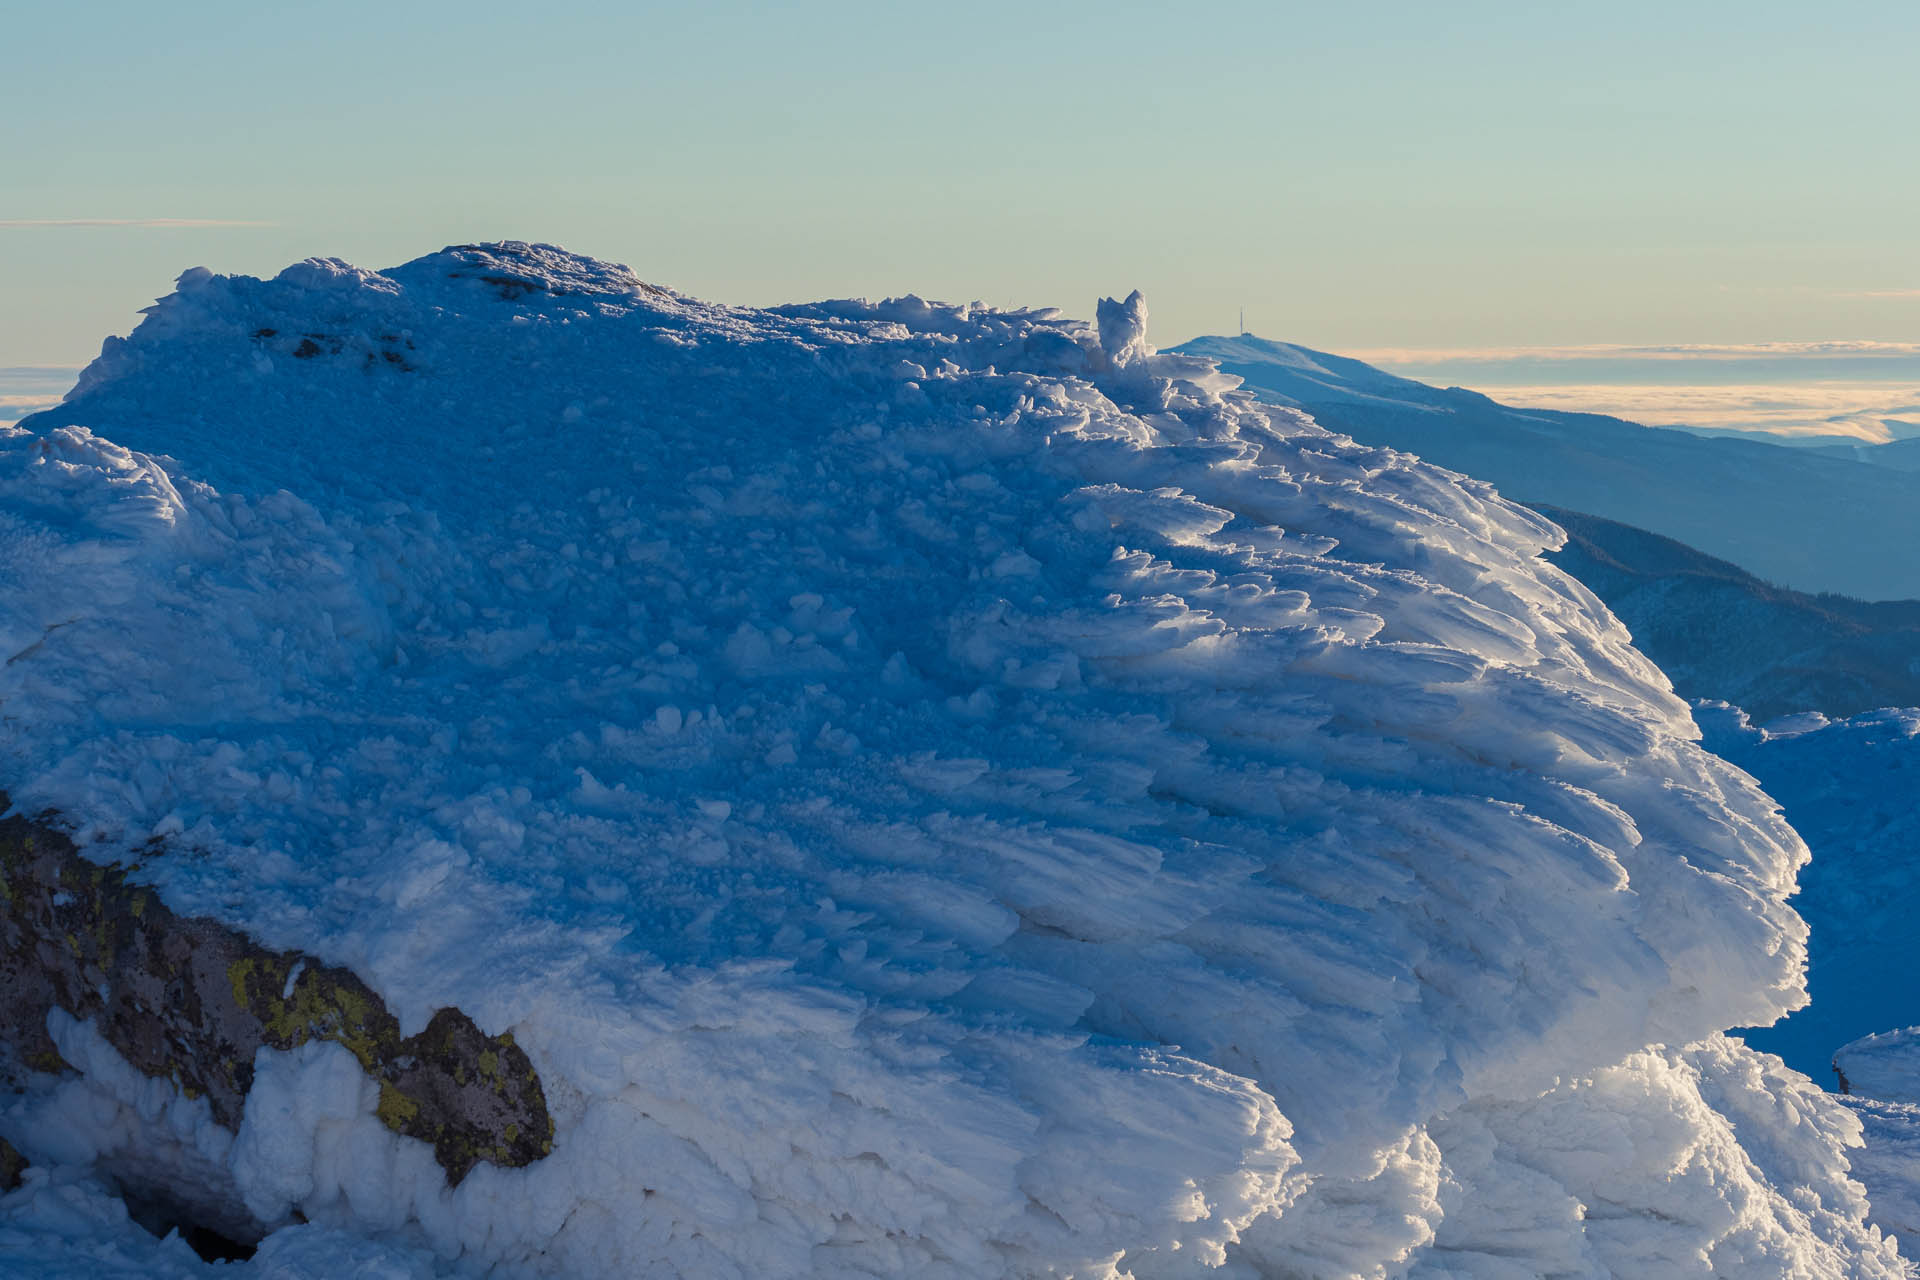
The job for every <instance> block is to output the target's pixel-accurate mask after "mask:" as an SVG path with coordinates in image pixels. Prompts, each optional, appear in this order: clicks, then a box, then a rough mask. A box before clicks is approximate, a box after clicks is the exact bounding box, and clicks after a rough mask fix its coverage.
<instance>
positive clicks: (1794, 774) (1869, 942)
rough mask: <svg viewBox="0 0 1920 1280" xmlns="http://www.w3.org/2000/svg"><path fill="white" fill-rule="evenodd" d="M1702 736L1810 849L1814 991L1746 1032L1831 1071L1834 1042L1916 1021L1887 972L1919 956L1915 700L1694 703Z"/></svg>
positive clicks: (1806, 897)
mask: <svg viewBox="0 0 1920 1280" xmlns="http://www.w3.org/2000/svg"><path fill="white" fill-rule="evenodd" d="M1697 714H1698V715H1699V718H1700V723H1701V726H1702V728H1704V729H1705V730H1706V731H1707V744H1708V745H1709V746H1710V747H1711V748H1712V749H1713V750H1715V751H1716V752H1718V753H1720V754H1721V755H1723V756H1725V757H1726V758H1728V759H1729V760H1732V761H1734V762H1735V763H1737V764H1739V765H1740V766H1741V767H1742V768H1745V769H1747V770H1750V771H1751V772H1752V773H1753V774H1754V775H1755V776H1756V777H1758V778H1759V779H1760V780H1761V782H1762V783H1763V784H1764V785H1765V786H1766V788H1767V791H1768V793H1769V794H1771V795H1773V796H1774V797H1775V798H1777V799H1778V800H1779V801H1780V802H1781V804H1783V805H1784V806H1785V811H1786V817H1787V819H1788V820H1789V821H1790V822H1792V823H1793V824H1794V827H1795V828H1796V829H1797V830H1798V831H1800V832H1801V833H1802V834H1803V835H1804V836H1805V837H1806V839H1807V842H1808V843H1809V845H1811V846H1812V849H1813V854H1814V856H1813V861H1812V863H1811V865H1809V866H1808V867H1807V868H1806V869H1805V870H1803V871H1802V872H1801V873H1800V887H1801V892H1800V896H1799V897H1798V898H1797V899H1795V906H1797V907H1798V908H1799V910H1800V912H1801V914H1802V915H1804V916H1805V917H1806V918H1807V920H1808V921H1809V923H1811V924H1812V926H1813V947H1812V963H1811V966H1810V969H1809V972H1808V986H1809V989H1810V991H1811V993H1812V996H1813V1003H1812V1004H1811V1005H1809V1006H1808V1007H1807V1008H1806V1009H1805V1010H1804V1011H1802V1012H1799V1013H1796V1014H1795V1015H1794V1016H1793V1017H1791V1018H1789V1019H1787V1020H1786V1021H1785V1022H1783V1023H1781V1024H1780V1025H1779V1026H1776V1027H1771V1028H1768V1029H1766V1030H1763V1031H1759V1032H1753V1033H1750V1034H1749V1035H1748V1039H1750V1040H1751V1041H1752V1042H1753V1043H1755V1044H1757V1045H1759V1046H1760V1047H1761V1048H1763V1049H1765V1050H1767V1051H1768V1052H1769V1053H1777V1054H1780V1055H1781V1056H1782V1057H1784V1058H1786V1059H1787V1061H1788V1062H1790V1063H1791V1064H1793V1065H1794V1066H1796V1067H1798V1068H1799V1069H1800V1070H1802V1071H1805V1072H1807V1073H1808V1074H1809V1075H1816V1078H1819V1079H1823V1080H1825V1081H1827V1082H1828V1083H1832V1073H1831V1071H1830V1070H1829V1069H1828V1064H1829V1062H1830V1060H1831V1058H1832V1055H1833V1052H1834V1050H1836V1049H1838V1048H1839V1047H1840V1046H1841V1045H1843V1044H1846V1043H1848V1042H1849V1041H1852V1040H1854V1039H1856V1038H1858V1037H1860V1036H1864V1035H1867V1034H1868V1033H1870V1032H1875V1031H1883V1030H1886V1029H1887V1028H1889V1027H1897V1026H1904V1025H1907V1024H1912V1023H1920V991H1916V990H1915V988H1914V987H1913V985H1912V984H1911V983H1908V982H1906V981H1904V980H1903V979H1902V980H1894V979H1895V978H1897V977H1898V976H1899V975H1904V974H1907V973H1910V972H1912V971H1913V969H1914V967H1915V965H1916V964H1920V937H1916V935H1915V933H1914V930H1913V925H1912V921H1913V919H1914V915H1915V912H1916V911H1920V876H1916V875H1915V873H1914V865H1915V859H1916V856H1920V792H1917V791H1916V788H1915V786H1914V778H1915V777H1916V771H1920V710H1916V709H1907V710H1900V709H1888V710H1883V711H1873V712H1868V713H1866V714H1864V715H1859V716H1855V717H1853V718H1852V719H1850V720H1840V721H1834V722H1831V723H1829V722H1828V721H1827V720H1826V718H1825V717H1823V716H1819V715H1807V716H1789V717H1786V718H1785V719H1783V720H1781V721H1777V722H1774V723H1771V724H1769V725H1767V726H1766V727H1765V728H1759V727H1755V726H1754V725H1752V724H1750V723H1749V722H1748V720H1747V717H1746V715H1745V713H1743V712H1741V711H1739V710H1738V709H1736V708H1732V707H1724V706H1722V707H1713V706H1707V707H1702V708H1701V709H1700V711H1699V712H1698V713H1697Z"/></svg>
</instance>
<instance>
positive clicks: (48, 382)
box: [0, 365, 80, 427]
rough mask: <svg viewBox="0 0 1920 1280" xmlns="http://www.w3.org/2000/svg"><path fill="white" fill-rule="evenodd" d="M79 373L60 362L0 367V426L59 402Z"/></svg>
mask: <svg viewBox="0 0 1920 1280" xmlns="http://www.w3.org/2000/svg"><path fill="white" fill-rule="evenodd" d="M79 373H80V371H79V370H78V369H76V368H70V367H67V366H63V365H31V366H27V367H24V368H11V369H8V368H0V427H4V426H8V425H10V424H12V423H15V422H18V421H19V420H20V419H22V418H24V417H26V416H27V415H28V414H30V413H38V412H39V411H40V410H42V409H50V408H52V407H53V406H54V405H56V404H59V403H60V398H61V397H62V396H64V395H66V394H67V389H68V388H69V387H71V386H73V380H74V378H76V377H77V376H79Z"/></svg>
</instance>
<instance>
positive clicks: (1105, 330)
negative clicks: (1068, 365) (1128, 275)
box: [1097, 289, 1153, 369]
mask: <svg viewBox="0 0 1920 1280" xmlns="http://www.w3.org/2000/svg"><path fill="white" fill-rule="evenodd" d="M1097 319H1098V323H1099V326H1100V349H1101V350H1102V351H1104V352H1106V353H1107V359H1108V360H1109V361H1111V362H1112V364H1113V366H1114V368H1116V369H1124V368H1125V367H1126V366H1128V365H1130V364H1132V363H1133V362H1134V361H1135V360H1139V359H1141V358H1143V357H1145V356H1150V355H1152V354H1153V348H1152V347H1150V346H1148V345H1147V300H1146V298H1145V297H1144V296H1143V295H1142V294H1141V292H1140V291H1139V290H1138V289H1135V290H1134V291H1133V292H1132V293H1130V294H1128V295H1127V297H1126V301H1124V302H1117V301H1115V300H1114V299H1112V298H1102V299H1100V305H1099V308H1098V313H1097Z"/></svg>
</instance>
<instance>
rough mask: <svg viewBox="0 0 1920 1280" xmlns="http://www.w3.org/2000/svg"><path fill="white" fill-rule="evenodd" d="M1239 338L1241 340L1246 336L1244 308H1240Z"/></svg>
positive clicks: (1245, 313) (1245, 310)
mask: <svg viewBox="0 0 1920 1280" xmlns="http://www.w3.org/2000/svg"><path fill="white" fill-rule="evenodd" d="M1240 336H1241V337H1243V338H1244V337H1246V336H1247V309H1246V308H1245V307H1242V308H1240Z"/></svg>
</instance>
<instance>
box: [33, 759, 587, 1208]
mask: <svg viewBox="0 0 1920 1280" xmlns="http://www.w3.org/2000/svg"><path fill="white" fill-rule="evenodd" d="M5 807H6V799H5V795H4V793H0V810H4V808H5ZM0 883H4V884H5V885H6V892H5V894H4V896H0V1039H4V1041H5V1042H6V1044H7V1046H8V1048H9V1049H10V1050H11V1051H12V1054H13V1056H14V1057H15V1058H16V1059H17V1060H18V1061H21V1062H23V1063H25V1064H26V1065H28V1066H29V1067H31V1068H33V1069H35V1070H49V1071H50V1070H63V1069H65V1068H66V1064H65V1063H64V1062H63V1061H62V1060H61V1058H60V1055H59V1052H58V1050H57V1049H56V1047H55V1046H54V1044H53V1042H52V1039H51V1037H49V1036H48V1034H47V1029H46V1024H47V1014H48V1012H49V1011H50V1010H52V1009H54V1008H56V1007H57V1008H60V1009H64V1010H66V1011H67V1012H68V1013H69V1014H71V1015H73V1016H74V1017H75V1018H80V1019H88V1018H91V1019H93V1020H94V1023H95V1025H96V1026H97V1028H98V1029H99V1031H100V1033H101V1035H103V1036H104V1037H105V1038H106V1040H107V1042H108V1043H110V1044H111V1045H113V1047H114V1048H115V1049H117V1050H118V1051H119V1052H120V1054H121V1055H122V1056H123V1057H125V1058H126V1059H127V1061H128V1062H130V1063H131V1064H132V1065H133V1066H134V1067H135V1068H137V1069H138V1070H140V1071H141V1072H143V1073H144V1074H146V1075H148V1076H153V1077H166V1078H169V1079H171V1080H173V1081H174V1082H175V1083H176V1084H177V1085H178V1086H179V1087H180V1088H181V1090H182V1091H183V1092H185V1093H186V1094H187V1095H188V1096H189V1097H205V1098H206V1099H207V1101H208V1103H209V1105H210V1106H211V1107H212V1109H213V1115H214V1118H215V1119H216V1120H217V1121H219V1123H221V1124H223V1125H225V1126H226V1127H228V1128H229V1129H237V1128H238V1127H239V1123H240V1117H241V1113H242V1111H243V1109H244V1106H245V1102H246V1095H247V1092H248V1090H249V1089H250V1088H251V1087H252V1084H253V1060H254V1054H255V1052H256V1051H257V1050H258V1049H259V1048H260V1047H261V1046H263V1045H264V1046H266V1047H269V1048H273V1049H281V1050H285V1049H293V1048H297V1047H299V1046H300V1045H303V1044H306V1043H307V1042H309V1041H312V1040H328V1041H332V1042H333V1043H335V1044H338V1045H341V1046H342V1047H344V1048H345V1049H346V1050H347V1051H348V1052H350V1053H351V1054H353V1056H354V1057H355V1058H356V1059H357V1060H358V1061H359V1063H360V1065H361V1066H362V1067H363V1068H365V1070H366V1071H367V1073H368V1074H369V1075H370V1076H372V1077H373V1078H374V1079H375V1080H377V1081H378V1082H379V1084H380V1104H379V1108H378V1115H379V1117H380V1119H381V1121H382V1122H383V1123H384V1124H386V1126H387V1127H388V1128H390V1129H392V1130H394V1131H395V1132H396V1133H401V1134H405V1135H406V1136H408V1137H411V1138H418V1139H420V1140H421V1141H424V1142H428V1143H430V1144H432V1146H433V1148H434V1154H435V1158H436V1159H437V1160H438V1161H439V1163H440V1165H441V1167H442V1168H443V1169H445V1170H446V1172H447V1178H448V1181H449V1182H451V1183H456V1184H457V1183H458V1182H459V1181H460V1180H461V1179H462V1178H464V1177H465V1176H466V1175H467V1172H468V1171H469V1170H471V1169H472V1167H473V1166H474V1164H475V1163H476V1162H478V1161H481V1160H485V1161H488V1162H490V1163H493V1164H499V1165H506V1166H520V1165H527V1164H531V1163H533V1162H534V1161H536V1160H538V1159H540V1158H541V1157H543V1156H545V1155H547V1154H548V1153H549V1152H551V1151H552V1149H553V1120H552V1117H551V1116H550V1114H549V1113H548V1111H547V1104H546V1095H545V1093H544V1091H543V1090H542V1088H541V1085H540V1079H539V1075H538V1073H536V1072H535V1071H534V1069H533V1064H532V1062H531V1061H530V1060H529V1059H528V1058H527V1055H526V1053H525V1051H524V1050H522V1049H520V1048H519V1046H517V1045H516V1044H514V1042H513V1037H512V1036H511V1035H508V1034H501V1035H497V1036H489V1035H486V1034H485V1033H483V1032H482V1031H481V1030H480V1029H479V1028H478V1027H477V1026H475V1025H474V1023H473V1020H472V1019H471V1018H469V1017H467V1016H466V1015H465V1014H464V1013H461V1012H460V1011H459V1010H457V1009H441V1010H440V1011H439V1012H437V1013H435V1014H434V1016H433V1019H432V1021H431V1022H429V1023H428V1025H427V1027H426V1029H425V1030H423V1031H421V1032H420V1033H419V1034H418V1035H414V1036H402V1035H401V1034H400V1023H399V1020H398V1019H396V1018H395V1017H394V1016H393V1015H392V1014H391V1013H390V1012H388V1010H387V1007H386V1004H385V1003H384V1002H383V1001H382V1000H381V999H380V997H379V996H378V995H376V994H375V993H374V992H373V990H372V989H371V988H369V987H368V986H367V985H366V983H364V982H362V981H361V980H360V979H359V977H357V976H356V975H355V974H354V973H353V972H352V971H350V970H347V969H343V968H338V967H335V966H329V965H324V964H321V963H319V962H318V961H316V960H314V959H312V958H310V957H307V956H302V955H300V954H298V953H296V952H276V951H270V950H268V949H266V948H265V947H262V946H260V945H259V944H257V943H255V942H254V941H252V940H251V939H249V938H247V937H246V936H245V935H243V934H241V933H238V932H237V931H235V930H232V929H228V928H226V927H225V926H223V925H220V924H218V923H216V922H214V921H212V920H208V919H203V918H195V917H183V916H177V915H175V914H174V913H173V912H172V911H171V910H169V909H168V908H167V907H166V905H165V904H164V903H162V902H161V901H160V900H159V898H158V897H157V895H155V894H154V893H153V891H152V890H151V889H147V888H143V887H140V886H137V885H132V884H129V883H128V882H127V872H126V871H124V870H122V869H120V868H117V867H106V866H101V865H98V864H96V863H91V862H88V861H87V860H86V859H84V858H82V857H81V856H80V853H79V851H78V850H77V849H75V848H74V846H73V844H72V842H71V841H69V840H68V839H67V838H66V837H65V836H64V835H62V834H61V833H60V832H59V831H58V830H56V829H54V828H53V827H51V826H49V825H47V824H46V823H44V822H33V821H29V820H27V819H25V818H21V817H13V818H7V819H4V820H0Z"/></svg>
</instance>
